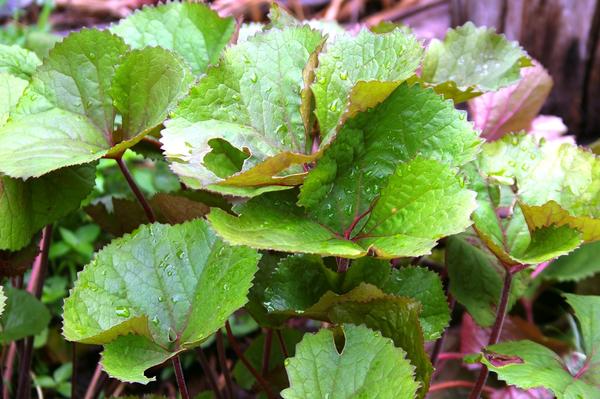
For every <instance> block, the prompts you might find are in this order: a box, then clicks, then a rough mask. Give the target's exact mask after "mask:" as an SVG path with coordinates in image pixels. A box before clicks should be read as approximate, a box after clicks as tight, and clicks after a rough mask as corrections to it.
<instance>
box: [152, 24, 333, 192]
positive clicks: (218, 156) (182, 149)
mask: <svg viewBox="0 0 600 399" xmlns="http://www.w3.org/2000/svg"><path fill="white" fill-rule="evenodd" d="M321 42H322V37H321V34H320V33H319V32H317V31H314V30H312V29H310V28H308V27H297V28H290V29H286V30H280V29H276V28H273V29H271V30H269V31H266V32H263V33H259V34H256V35H255V36H252V37H251V38H249V39H248V40H247V41H245V42H242V43H240V44H238V45H236V46H234V47H231V48H229V49H227V50H226V51H225V53H224V55H223V59H222V60H221V63H220V64H219V65H218V66H216V67H212V68H210V69H209V70H208V72H207V74H206V76H204V77H203V78H202V79H201V80H200V82H199V83H198V85H197V86H196V87H194V88H193V89H192V91H191V93H190V96H189V97H188V98H186V99H185V100H184V101H183V102H182V103H181V105H180V106H179V107H178V108H177V109H176V110H175V112H174V118H173V119H172V120H170V121H168V123H167V124H166V129H165V130H163V137H162V139H161V141H162V143H163V149H164V151H165V155H166V157H167V159H169V160H170V161H171V167H172V169H173V171H174V172H175V173H177V174H178V175H179V176H180V177H181V179H182V181H183V182H184V183H185V184H187V185H188V186H190V187H194V188H199V187H202V186H208V185H210V187H209V188H211V189H212V190H219V189H220V186H217V185H216V184H215V183H219V182H220V183H222V184H230V185H232V186H242V187H243V186H268V185H274V184H279V185H281V184H286V181H285V179H284V178H283V177H282V176H279V175H278V173H279V172H282V171H284V170H285V169H287V168H288V167H289V166H291V165H292V164H294V163H304V162H308V161H310V160H311V159H312V158H310V157H307V156H303V155H302V154H304V153H306V152H307V151H309V150H310V145H311V143H310V142H309V141H308V140H307V137H306V136H307V134H306V132H305V129H304V123H303V120H302V115H301V112H300V106H301V97H300V95H299V94H300V91H301V89H302V87H303V85H304V81H303V76H302V71H303V69H304V67H305V65H306V63H307V62H308V59H309V57H310V54H311V53H312V52H313V51H314V50H315V49H316V48H317V47H318V46H319V45H320V44H321ZM271 157H276V158H275V160H274V161H273V160H271V162H274V163H275V165H273V164H269V165H268V166H267V167H266V168H265V169H266V170H261V171H259V172H258V173H256V171H253V170H252V168H253V167H257V166H259V165H260V164H261V162H263V161H265V160H267V159H269V158H271ZM277 157H282V158H283V160H282V159H281V158H277ZM296 157H298V158H296ZM271 159H272V158H271ZM248 171H250V172H251V173H252V172H254V177H253V178H248V180H246V177H245V174H244V172H248ZM299 171H301V169H300V170H299ZM239 172H242V173H241V174H239ZM296 172H298V170H293V171H292V174H294V173H296ZM257 175H258V176H257ZM231 176H233V177H231ZM228 178H230V179H233V180H231V181H230V182H228ZM292 179H293V182H292V184H298V180H297V178H296V177H294V176H292Z"/></svg>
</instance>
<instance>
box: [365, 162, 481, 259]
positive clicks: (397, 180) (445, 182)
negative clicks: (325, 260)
mask: <svg viewBox="0 0 600 399" xmlns="http://www.w3.org/2000/svg"><path fill="white" fill-rule="evenodd" d="M474 194H475V193H473V192H472V191H469V190H466V189H464V183H463V182H462V180H461V178H458V177H457V176H456V175H455V173H454V172H453V171H452V170H451V169H450V168H449V167H448V166H446V165H444V164H442V163H440V162H438V161H433V160H425V159H420V158H416V159H414V160H413V161H410V162H407V163H403V164H400V165H399V166H398V169H397V170H396V173H395V174H394V175H392V176H391V177H390V179H389V181H388V184H387V187H385V188H383V190H381V194H380V196H379V199H378V200H377V202H376V203H375V205H374V206H373V208H372V211H371V214H370V216H369V219H368V220H367V222H366V223H365V225H364V228H363V230H362V231H361V232H360V233H359V234H358V235H357V236H356V240H357V242H358V243H359V244H360V245H362V246H363V247H365V248H369V249H370V250H371V251H374V252H375V253H376V254H377V255H378V256H380V257H384V258H396V257H403V256H420V255H425V254H427V253H429V252H430V251H431V249H432V248H433V247H434V246H435V245H436V240H438V239H440V238H442V237H445V236H448V235H451V234H456V233H460V232H462V231H464V230H465V229H466V228H467V227H469V225H470V224H471V221H470V215H471V213H472V212H473V210H474V209H475V206H476V204H475V195H474Z"/></svg>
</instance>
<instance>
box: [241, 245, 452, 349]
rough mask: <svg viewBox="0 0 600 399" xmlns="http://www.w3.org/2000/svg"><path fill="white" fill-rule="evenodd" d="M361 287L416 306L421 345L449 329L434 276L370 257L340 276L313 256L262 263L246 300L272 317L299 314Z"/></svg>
mask: <svg viewBox="0 0 600 399" xmlns="http://www.w3.org/2000/svg"><path fill="white" fill-rule="evenodd" d="M267 258H268V257H265V259H267ZM362 283H368V284H372V285H374V286H376V287H378V288H379V289H380V290H381V291H382V292H384V293H386V294H389V295H394V296H399V297H400V296H402V297H408V298H411V299H414V300H415V301H418V302H419V303H420V304H421V311H420V312H418V316H419V322H420V324H421V326H422V328H423V335H424V338H425V339H426V340H434V339H436V338H438V337H439V336H440V335H441V333H442V331H443V330H444V328H445V327H446V326H447V325H448V322H449V320H450V314H449V310H448V305H447V301H446V297H445V295H444V291H443V288H442V283H441V280H440V278H439V276H438V275H437V274H436V273H434V272H431V271H429V270H427V269H424V268H420V267H406V268H401V269H398V270H396V269H392V268H391V267H390V264H389V262H387V261H383V260H377V259H374V258H370V257H365V258H361V259H359V260H357V261H355V262H353V263H352V265H351V267H350V269H349V270H348V272H347V273H345V274H339V273H336V272H335V271H333V270H332V269H330V268H329V267H327V266H326V265H325V264H324V263H323V260H322V258H320V257H318V256H315V255H291V256H288V257H286V258H283V259H281V260H275V259H272V260H271V261H270V262H261V264H260V268H259V271H258V273H257V274H256V278H255V282H254V286H253V287H252V289H251V291H250V292H251V294H250V295H251V297H252V300H253V301H254V302H258V303H260V304H261V305H262V306H264V308H265V310H266V311H267V312H269V313H270V314H271V315H272V316H277V315H280V314H282V313H283V314H304V313H305V312H306V311H307V310H308V309H310V308H311V307H312V306H313V305H315V304H317V302H319V301H320V300H321V298H322V297H323V296H324V295H325V294H327V292H329V291H331V292H333V293H335V294H339V295H344V294H346V293H348V292H350V291H352V290H353V289H355V288H356V287H358V286H359V285H360V284H362Z"/></svg>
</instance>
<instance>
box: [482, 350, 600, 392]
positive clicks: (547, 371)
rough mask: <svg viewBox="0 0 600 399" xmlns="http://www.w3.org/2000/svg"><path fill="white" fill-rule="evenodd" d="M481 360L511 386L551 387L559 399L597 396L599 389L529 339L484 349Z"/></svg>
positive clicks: (554, 354)
mask: <svg viewBox="0 0 600 399" xmlns="http://www.w3.org/2000/svg"><path fill="white" fill-rule="evenodd" d="M482 362H483V363H484V364H485V365H486V366H487V367H488V368H489V369H490V370H491V371H493V372H495V373H496V374H498V378H499V379H501V380H504V381H506V382H507V383H508V384H510V385H515V386H517V387H519V388H523V389H530V388H539V387H544V388H547V389H550V390H551V391H552V393H554V395H556V397H557V398H558V399H582V398H595V397H597V396H598V388H597V387H596V386H593V385H591V384H589V383H587V382H586V381H585V380H583V379H577V378H574V377H573V375H571V374H570V373H569V371H568V369H567V367H566V366H565V364H564V363H563V360H562V359H561V358H560V356H558V355H557V354H556V353H554V352H553V351H551V350H550V349H548V348H546V347H545V346H542V345H540V344H537V343H535V342H532V341H514V342H505V343H501V344H497V345H492V346H490V347H488V348H487V350H486V354H484V356H483V358H482Z"/></svg>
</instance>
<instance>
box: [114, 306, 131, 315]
mask: <svg viewBox="0 0 600 399" xmlns="http://www.w3.org/2000/svg"><path fill="white" fill-rule="evenodd" d="M115 314H116V315H117V316H119V317H129V308H128V307H127V306H117V307H116V308H115Z"/></svg>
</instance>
